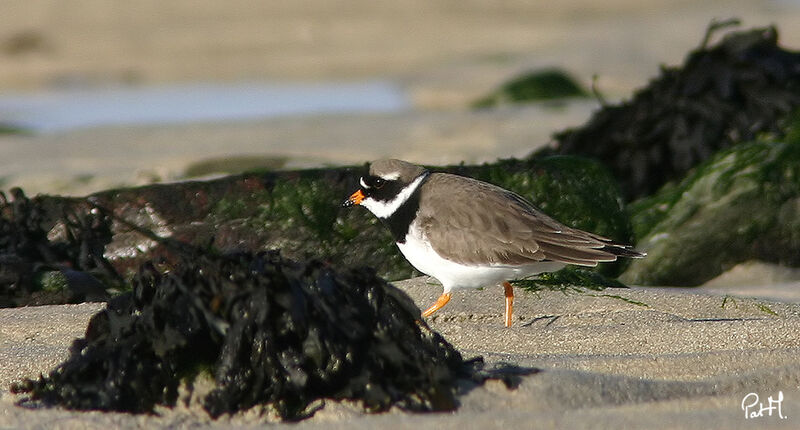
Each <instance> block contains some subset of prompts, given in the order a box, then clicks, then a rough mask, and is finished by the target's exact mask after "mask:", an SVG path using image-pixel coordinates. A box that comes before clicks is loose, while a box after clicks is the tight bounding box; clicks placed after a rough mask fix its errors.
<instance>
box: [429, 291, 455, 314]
mask: <svg viewBox="0 0 800 430" xmlns="http://www.w3.org/2000/svg"><path fill="white" fill-rule="evenodd" d="M450 297H451V295H450V293H442V295H441V296H439V298H438V299H437V300H436V303H434V304H433V305H431V307H429V308H428V309H425V312H423V313H422V316H423V317H425V318H427V317H429V316H431V315H433V313H434V312H436V311H438V310H439V309H441V308H442V307H443V306H444V305H446V304H447V302H449V301H450Z"/></svg>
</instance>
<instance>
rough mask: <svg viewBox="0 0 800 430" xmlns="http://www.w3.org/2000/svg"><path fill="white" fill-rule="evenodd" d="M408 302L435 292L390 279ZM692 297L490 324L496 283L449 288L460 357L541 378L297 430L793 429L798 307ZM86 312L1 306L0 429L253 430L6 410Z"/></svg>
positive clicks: (187, 415)
mask: <svg viewBox="0 0 800 430" xmlns="http://www.w3.org/2000/svg"><path fill="white" fill-rule="evenodd" d="M397 285H398V286H399V287H401V288H403V289H404V290H406V291H407V292H408V293H409V294H410V295H411V296H412V297H413V298H414V299H415V301H417V303H418V304H419V305H420V306H426V305H428V304H430V303H431V302H432V301H433V300H434V299H435V298H436V296H438V294H439V293H440V287H439V286H438V285H433V284H432V283H431V282H430V280H429V278H424V277H423V278H415V279H412V280H409V281H403V282H399V283H397ZM686 291H691V290H675V291H672V292H667V291H664V290H654V289H641V288H633V289H610V290H606V291H604V292H601V293H580V294H579V293H571V294H564V293H561V292H541V293H538V294H533V293H524V292H518V296H517V302H516V303H517V306H516V317H515V322H514V326H513V327H512V328H508V329H507V328H504V327H502V306H503V300H502V292H501V290H500V289H499V288H487V289H484V290H480V291H465V292H458V293H457V294H456V295H455V297H454V299H453V301H452V302H451V303H450V304H449V305H448V306H446V307H445V308H444V309H443V310H441V311H440V312H439V313H438V314H437V315H435V316H434V317H433V318H432V319H431V320H430V324H431V326H432V327H433V328H434V329H436V330H438V331H439V332H441V333H442V334H443V335H444V336H445V337H446V338H447V339H448V340H449V341H450V342H452V343H453V344H454V345H455V346H456V347H457V348H458V349H459V350H460V351H461V352H462V353H463V354H464V355H465V356H467V357H470V356H474V355H482V356H484V357H485V358H486V359H487V361H488V362H490V363H493V362H499V361H505V362H511V363H515V364H519V365H523V366H532V367H537V368H540V369H542V372H540V373H537V374H534V375H530V376H527V377H525V378H524V381H523V383H522V384H521V386H520V387H519V388H518V389H516V390H507V389H506V388H505V387H504V386H503V385H502V384H501V383H499V382H490V383H488V384H487V385H486V386H484V387H480V388H477V389H474V390H471V391H469V392H467V393H466V394H465V395H463V396H462V397H461V398H460V401H461V407H460V408H459V410H458V411H457V412H454V413H442V414H408V413H403V412H399V411H392V412H390V413H386V414H380V415H365V414H362V413H361V412H359V411H358V409H357V408H355V407H353V406H352V405H342V404H333V403H329V404H328V405H327V406H326V407H325V409H323V410H322V411H320V412H318V413H317V415H316V416H315V417H314V418H312V419H311V420H308V421H306V422H303V423H301V424H300V425H298V426H295V427H299V428H342V429H345V428H346V429H354V428H355V429H361V428H363V429H367V428H377V427H380V428H398V429H399V428H409V427H411V426H415V427H422V428H432V427H437V428H501V427H502V428H531V427H535V428H597V427H600V428H611V427H617V428H725V429H737V428H741V429H750V428H797V425H798V422H797V420H798V419H800V359H798V356H800V305H799V304H792V303H781V302H771V301H767V300H763V299H749V298H731V297H727V298H726V297H721V296H716V295H707V294H699V293H687V292H686ZM100 308H101V305H97V304H83V305H65V306H48V307H39V308H21V309H3V310H0V329H2V331H0V333H2V336H3V337H2V340H0V358H1V359H2V362H3V367H2V371H0V386H2V389H3V391H2V399H1V401H0V428H18V427H19V428H108V427H120V428H132V427H148V428H165V427H181V428H188V427H192V428H196V427H200V428H228V427H231V426H232V427H238V428H254V427H260V426H263V425H266V424H265V418H264V417H260V416H259V415H258V414H257V413H255V412H253V411H251V412H249V413H244V414H240V415H236V416H234V417H224V418H222V419H220V420H218V421H211V420H209V419H208V417H207V416H206V415H205V414H204V413H203V412H202V411H200V410H198V409H196V408H186V407H183V406H181V407H178V408H176V410H168V409H164V410H162V411H161V415H160V416H131V415H127V414H113V413H99V412H71V411H64V410H59V409H46V410H27V409H23V408H20V407H17V406H14V404H13V402H14V400H15V396H13V395H11V394H9V393H8V391H7V388H8V383H9V382H11V381H13V380H17V379H19V378H22V377H25V376H35V375H37V374H38V373H39V372H46V371H47V370H49V369H50V368H51V367H52V366H53V365H54V364H55V363H57V362H58V361H59V360H62V359H63V358H64V357H65V356H66V351H67V348H68V346H69V344H70V342H71V339H72V338H73V337H75V336H80V335H82V333H83V330H84V329H85V325H86V322H87V320H88V318H89V317H90V316H91V315H92V314H93V313H94V312H96V311H97V310H98V309H100ZM779 391H781V392H782V393H783V396H784V401H783V403H782V405H781V406H782V411H781V412H782V414H783V415H784V416H785V417H787V418H786V419H780V418H779V417H777V416H776V415H773V416H772V417H769V416H767V417H763V418H758V419H750V420H745V418H744V411H742V409H741V402H742V399H743V397H744V396H745V395H747V394H748V393H751V392H753V393H757V394H758V395H759V396H761V399H762V401H766V398H767V397H768V396H775V397H777V395H778V392H779Z"/></svg>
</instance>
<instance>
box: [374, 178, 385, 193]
mask: <svg viewBox="0 0 800 430" xmlns="http://www.w3.org/2000/svg"><path fill="white" fill-rule="evenodd" d="M385 184H386V181H385V180H383V179H381V178H375V181H373V183H372V186H374V187H375V188H377V189H379V190H380V189H381V188H383V186H384V185H385Z"/></svg>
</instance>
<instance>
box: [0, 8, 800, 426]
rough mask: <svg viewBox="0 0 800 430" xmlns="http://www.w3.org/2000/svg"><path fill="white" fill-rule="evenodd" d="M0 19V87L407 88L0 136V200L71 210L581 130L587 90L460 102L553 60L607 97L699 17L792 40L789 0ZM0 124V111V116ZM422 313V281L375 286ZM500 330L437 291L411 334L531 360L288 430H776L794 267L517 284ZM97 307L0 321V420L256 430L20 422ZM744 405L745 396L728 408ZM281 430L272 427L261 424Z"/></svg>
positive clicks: (486, 297)
mask: <svg viewBox="0 0 800 430" xmlns="http://www.w3.org/2000/svg"><path fill="white" fill-rule="evenodd" d="M3 9H4V13H2V14H0V95H2V94H4V93H6V92H23V93H24V92H32V93H34V92H44V93H45V94H47V93H48V92H49V91H59V90H62V89H64V88H89V89H92V88H105V87H115V86H125V87H134V88H135V87H137V86H140V87H146V86H152V85H161V84H164V85H169V84H175V83H181V82H223V83H224V82H233V83H235V82H244V81H247V82H254V81H255V82H261V81H265V82H271V83H280V82H354V81H355V82H362V81H365V80H373V79H379V80H385V81H387V82H390V83H392V84H393V85H397V86H398V87H399V88H401V89H402V91H403V93H404V94H405V95H407V97H408V100H409V106H408V108H407V109H402V110H400V111H394V112H365V113H338V114H337V113H332V114H325V115H320V114H315V115H305V116H284V117H275V118H262V119H252V118H251V119H246V120H240V121H203V122H193V123H176V124H162V125H153V124H148V125H134V126H127V125H110V126H103V127H96V128H87V129H76V130H68V131H59V132H54V133H32V134H0V189H3V190H7V189H8V188H10V187H12V186H21V187H23V188H24V189H25V191H26V192H27V193H28V194H29V195H35V194H37V193H49V194H63V195H86V194H89V193H92V192H97V191H101V190H106V189H109V188H113V187H120V186H130V185H143V184H150V183H154V182H161V181H176V180H182V179H184V178H185V173H186V171H187V169H188V168H189V167H190V166H192V165H193V164H195V163H198V162H202V161H204V160H208V159H215V158H226V157H240V156H245V157H247V156H252V157H262V158H269V157H276V158H283V157H285V158H286V159H287V161H286V164H285V166H284V167H287V168H303V167H314V166H324V165H341V164H360V163H364V162H366V161H368V160H371V159H375V158H381V157H387V156H392V157H398V158H404V159H407V160H409V161H413V162H419V163H426V164H449V163H459V162H462V161H463V162H466V163H480V162H485V161H492V160H495V159H497V158H503V157H522V156H525V155H527V154H529V153H530V152H532V151H534V150H535V149H537V148H541V147H542V146H544V145H546V144H547V143H548V142H549V140H550V136H551V134H552V133H554V132H556V131H560V130H562V129H564V128H566V127H570V126H578V125H581V124H582V123H583V122H584V121H585V120H586V119H587V118H588V117H589V116H590V114H591V113H592V111H593V110H594V109H597V108H598V106H599V105H600V103H599V101H597V100H594V99H585V100H568V101H565V102H563V103H558V104H551V103H546V104H541V103H535V104H530V105H524V106H502V107H499V108H497V109H493V110H487V111H482V110H472V109H470V108H469V103H470V102H472V101H474V100H475V99H476V98H477V97H479V96H482V95H484V94H485V93H486V92H488V91H490V90H492V89H493V88H496V87H497V86H498V85H500V84H501V83H503V82H505V81H506V80H508V79H509V78H511V77H513V76H515V75H517V74H518V73H520V72H523V71H527V70H532V69H540V68H545V67H554V66H555V67H559V68H562V69H563V70H565V71H567V72H568V73H570V74H571V75H573V76H574V77H575V78H576V79H577V80H578V81H579V82H580V83H581V84H582V85H583V86H584V87H586V88H589V87H590V86H591V85H592V82H593V77H595V76H596V85H597V87H598V89H599V90H600V91H601V92H602V93H603V94H604V95H605V96H606V97H607V99H608V100H609V101H612V102H613V101H615V100H619V99H622V98H627V97H630V95H631V93H632V92H633V91H634V90H635V89H637V88H641V87H643V86H644V85H646V83H647V82H648V80H649V79H651V78H653V77H655V76H656V75H657V74H658V71H659V66H660V65H662V64H667V65H677V64H679V63H680V62H681V61H682V60H683V58H684V57H685V55H686V54H687V53H688V52H689V51H690V50H692V49H693V48H695V47H696V46H698V44H699V43H700V41H701V39H702V37H703V33H704V31H705V29H706V27H707V25H708V23H709V22H711V20H712V19H723V20H724V19H728V18H731V17H739V18H741V19H742V24H743V26H742V28H751V27H760V26H767V25H770V24H774V25H776V26H777V27H778V29H779V32H780V36H781V44H782V45H783V46H785V47H787V48H789V49H793V50H797V49H800V3H798V2H797V1H791V0H784V1H779V0H710V1H703V2H696V1H688V0H680V1H667V0H646V1H636V0H609V1H604V2H598V1H593V0H567V1H561V2H557V3H546V4H545V3H541V4H540V3H537V2H528V1H522V0H514V1H505V2H503V3H502V5H500V6H498V5H493V6H491V7H490V6H488V5H487V3H484V2H449V1H435V2H431V1H424V0H413V1H409V2H403V3H391V2H367V1H363V0H348V1H344V2H336V3H335V4H334V3H330V2H324V1H320V0H308V1H302V2H291V4H289V3H280V2H265V3H259V4H253V3H252V2H248V1H246V0H235V1H233V2H225V3H221V2H215V1H211V0H200V1H198V0H192V1H175V2H170V5H169V6H168V7H165V6H163V3H162V2H156V1H153V0H147V1H139V2H122V1H104V0H82V1H80V2H65V1H64V0H61V1H58V0H28V1H21V0H15V1H8V2H5V3H4V5H3ZM3 114H4V113H3V112H2V111H0V123H2V120H3V119H4V118H3ZM397 285H398V286H399V287H400V288H402V289H403V290H405V291H406V292H408V294H409V295H410V296H411V297H412V298H413V299H414V300H415V302H416V303H417V304H418V305H419V306H420V307H422V308H425V307H427V306H428V305H429V304H430V303H432V302H433V301H434V300H435V298H436V297H437V296H438V295H439V294H440V292H441V289H440V287H439V286H438V285H435V284H432V281H431V280H430V279H429V278H415V279H411V280H406V281H402V282H399V283H397ZM516 303H517V304H516V314H515V315H516V319H515V322H514V326H513V327H511V328H505V327H503V326H502V311H503V309H502V294H501V291H500V290H499V289H498V288H487V289H484V290H480V291H469V292H463V293H461V292H459V294H457V295H456V296H455V297H454V299H453V300H452V301H451V303H450V304H449V305H448V306H447V307H445V308H444V309H443V310H442V311H440V312H439V313H438V314H437V315H435V316H434V317H433V318H431V319H430V321H429V323H430V325H431V327H432V328H433V329H435V330H437V331H439V332H441V333H442V334H443V335H444V336H445V338H446V339H447V340H448V341H450V342H451V343H452V344H453V345H454V346H455V347H456V348H458V349H459V350H460V351H461V352H462V354H464V356H465V357H472V356H477V355H480V356H483V357H484V358H485V359H486V361H487V362H488V363H498V362H510V363H514V364H517V365H521V366H530V367H535V368H538V369H541V372H539V373H537V374H534V375H530V376H526V377H524V379H523V382H522V384H521V385H520V387H519V388H517V389H516V390H508V389H507V388H505V386H504V385H503V384H501V383H499V382H496V381H491V382H489V383H487V384H486V385H485V386H483V387H479V388H475V389H472V390H468V391H467V392H465V393H464V394H463V395H462V396H461V397H460V402H461V405H460V408H459V409H458V410H457V411H456V412H453V413H444V414H411V413H405V412H402V411H397V410H392V411H390V412H388V413H385V414H378V415H369V414H364V413H363V412H361V411H360V410H359V408H357V407H355V406H354V405H351V404H338V403H332V402H328V404H327V405H326V407H325V408H324V409H323V410H321V411H320V412H318V413H317V414H316V415H315V416H314V417H313V418H312V419H310V420H307V421H304V422H302V423H299V424H292V425H291V428H314V429H322V428H325V429H328V428H333V429H336V428H341V429H348V430H353V429H356V430H358V429H368V428H370V429H371V428H376V427H380V428H390V429H395V428H396V429H400V428H409V427H420V428H433V427H435V428H441V429H450V428H452V429H459V430H461V429H470V428H505V429H509V428H530V427H536V428H544V429H548V428H552V429H556V428H574V429H582V428H598V427H600V428H622V429H627V428H642V429H650V428H708V429H714V428H719V429H752V428H798V427H799V426H800V425H798V420H800V359H798V357H799V356H800V272H798V271H797V270H796V269H788V268H782V267H777V266H772V265H768V264H764V263H759V262H750V263H744V264H741V265H738V266H736V267H733V268H731V269H730V270H729V271H728V272H726V273H724V274H723V275H721V276H719V277H718V278H716V279H715V280H712V281H711V282H708V283H707V284H706V285H704V286H702V287H699V288H696V289H670V288H631V289H611V290H606V291H603V292H599V293H597V292H591V293H570V294H564V293H561V292H540V293H535V294H534V293H524V292H521V291H518V299H517V302H516ZM103 306H104V305H103V304H91V303H89V304H79V305H62V306H42V307H27V308H16V309H0V363H2V365H1V366H0V429H6V428H8V429H11V428H41V429H51V428H54V429H84V428H90V429H91V428H97V429H107V428H262V427H266V426H267V425H272V424H271V420H270V418H269V417H267V416H262V415H260V414H259V413H258V411H248V412H246V413H242V414H238V415H235V416H232V417H222V418H221V419H219V420H216V421H215V420H211V419H210V418H209V417H208V415H207V414H206V413H205V412H204V411H202V410H201V409H199V408H198V407H197V406H195V405H190V406H186V405H183V403H181V404H180V405H179V406H177V407H176V408H175V409H174V410H170V409H161V410H159V411H158V412H159V413H158V414H156V415H129V414H117V413H101V412H74V411H66V410H62V409H26V408H21V407H18V406H16V405H15V402H16V401H17V400H19V398H18V397H17V396H15V395H13V394H11V393H10V391H9V386H10V384H11V383H13V382H14V381H19V380H20V379H22V378H25V377H36V376H37V375H39V374H40V373H46V372H48V371H50V370H51V369H53V367H54V366H56V365H57V364H58V363H60V362H61V361H62V360H64V359H65V358H66V356H67V353H68V348H69V345H70V344H71V342H72V340H73V339H75V338H76V337H80V336H82V335H83V333H84V330H85V328H86V324H87V322H88V320H89V318H90V317H91V316H92V315H93V314H94V313H96V312H97V311H99V310H101V309H102V308H103ZM750 393H755V394H757V395H758V396H759V400H760V401H761V402H762V403H765V404H766V403H767V402H768V400H767V399H768V398H769V397H770V396H773V397H774V398H777V397H778V393H782V396H783V399H784V400H783V402H782V403H781V408H782V410H781V412H782V415H783V417H785V418H781V417H780V416H778V412H777V411H774V412H773V414H772V416H762V417H754V418H747V419H746V418H745V414H746V412H753V411H754V410H755V411H758V407H757V406H754V408H755V409H753V408H749V409H747V411H745V410H743V409H742V402H743V400H744V399H745V397H746V396H747V395H748V394H750ZM752 399H753V397H748V400H752ZM278 427H280V428H290V425H288V424H278Z"/></svg>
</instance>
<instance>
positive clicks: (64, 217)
mask: <svg viewBox="0 0 800 430" xmlns="http://www.w3.org/2000/svg"><path fill="white" fill-rule="evenodd" d="M10 195H11V198H10V199H9V198H8V197H7V196H6V195H5V194H4V193H2V192H0V307H8V306H22V305H29V304H54V303H76V302H81V301H85V300H105V299H107V298H108V295H107V293H106V292H105V289H106V287H105V286H104V285H103V283H101V282H100V281H98V279H97V278H100V279H102V280H104V281H105V282H107V283H108V284H110V285H115V284H116V282H117V281H119V280H120V278H119V275H118V274H117V272H116V271H115V270H114V268H113V267H112V266H111V265H110V264H109V262H108V261H107V260H106V259H105V256H104V255H103V252H104V249H105V245H106V244H108V243H109V242H111V236H112V234H111V228H110V220H109V218H108V215H107V214H106V213H105V212H103V211H102V210H100V209H98V208H92V207H89V206H84V207H82V208H80V209H79V208H78V207H77V206H76V207H72V208H69V209H67V208H64V207H62V208H61V209H62V210H61V211H58V212H57V213H56V212H55V211H53V210H52V208H51V207H50V206H52V205H50V202H49V201H48V198H46V197H36V198H33V199H29V198H28V197H27V196H25V194H24V193H23V192H22V190H21V189H19V188H14V189H12V190H11V191H10ZM54 280H59V282H54Z"/></svg>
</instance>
